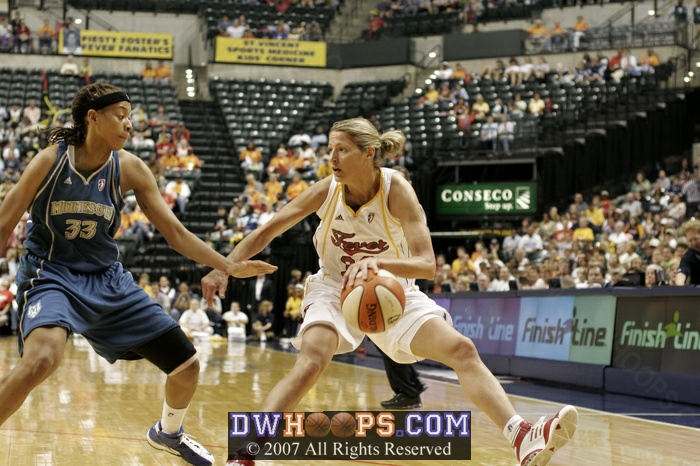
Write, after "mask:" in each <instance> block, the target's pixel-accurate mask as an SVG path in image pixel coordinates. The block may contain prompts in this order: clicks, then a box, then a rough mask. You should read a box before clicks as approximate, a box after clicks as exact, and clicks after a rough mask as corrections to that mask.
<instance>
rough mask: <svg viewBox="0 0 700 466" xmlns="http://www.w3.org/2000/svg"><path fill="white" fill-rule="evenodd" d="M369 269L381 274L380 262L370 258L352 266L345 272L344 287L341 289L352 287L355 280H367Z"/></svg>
mask: <svg viewBox="0 0 700 466" xmlns="http://www.w3.org/2000/svg"><path fill="white" fill-rule="evenodd" d="M368 269H372V270H374V273H375V274H377V273H379V262H377V259H375V258H373V257H370V258H368V259H363V260H361V261H360V262H355V263H354V264H352V265H351V266H350V267H348V269H347V270H346V271H345V275H343V286H342V287H341V289H342V288H345V287H346V286H352V285H353V284H354V283H355V280H366V279H367V275H368V274H367V270H368Z"/></svg>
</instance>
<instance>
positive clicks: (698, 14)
mask: <svg viewBox="0 0 700 466" xmlns="http://www.w3.org/2000/svg"><path fill="white" fill-rule="evenodd" d="M695 2H696V5H695V6H694V7H693V23H694V24H700V0H695Z"/></svg>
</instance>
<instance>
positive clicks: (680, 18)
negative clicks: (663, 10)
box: [668, 0, 688, 26]
mask: <svg viewBox="0 0 700 466" xmlns="http://www.w3.org/2000/svg"><path fill="white" fill-rule="evenodd" d="M668 17H669V18H673V21H674V22H675V23H676V26H680V25H684V24H686V23H687V22H688V8H686V6H685V5H684V4H683V0H678V3H676V5H675V6H674V7H673V9H671V10H670V11H669V14H668Z"/></svg>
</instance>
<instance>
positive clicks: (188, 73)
mask: <svg viewBox="0 0 700 466" xmlns="http://www.w3.org/2000/svg"><path fill="white" fill-rule="evenodd" d="M185 74H186V75H187V76H190V75H191V74H192V68H187V69H186V70H185Z"/></svg>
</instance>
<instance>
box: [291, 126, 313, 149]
mask: <svg viewBox="0 0 700 466" xmlns="http://www.w3.org/2000/svg"><path fill="white" fill-rule="evenodd" d="M303 143H307V144H309V145H311V136H309V135H308V134H306V131H305V130H304V128H303V127H301V126H300V127H298V128H297V130H296V133H295V134H293V135H292V137H290V138H289V141H287V146H289V148H290V149H295V148H297V147H301V145H302V144H303Z"/></svg>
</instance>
